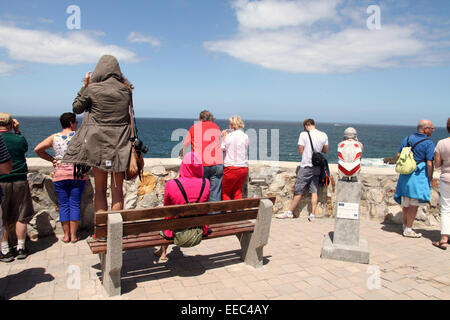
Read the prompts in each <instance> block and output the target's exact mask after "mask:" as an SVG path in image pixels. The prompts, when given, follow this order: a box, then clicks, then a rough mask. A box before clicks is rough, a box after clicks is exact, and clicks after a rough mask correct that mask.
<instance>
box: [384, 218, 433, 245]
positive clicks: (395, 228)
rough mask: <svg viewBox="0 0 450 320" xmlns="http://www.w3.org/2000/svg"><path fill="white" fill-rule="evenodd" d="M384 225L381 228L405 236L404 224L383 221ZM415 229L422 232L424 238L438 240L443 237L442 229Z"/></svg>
mask: <svg viewBox="0 0 450 320" xmlns="http://www.w3.org/2000/svg"><path fill="white" fill-rule="evenodd" d="M382 225H383V227H381V230H383V231H387V232H394V233H397V234H398V235H400V236H403V231H402V226H401V225H398V224H389V223H386V222H383V223H382ZM413 229H414V231H416V232H418V233H421V234H422V238H425V239H428V240H430V241H438V240H440V239H441V231H440V230H427V229H420V227H419V228H414V227H413Z"/></svg>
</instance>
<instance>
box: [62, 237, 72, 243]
mask: <svg viewBox="0 0 450 320" xmlns="http://www.w3.org/2000/svg"><path fill="white" fill-rule="evenodd" d="M61 241H62V242H64V243H69V242H70V238H69V239H68V240H64V238H61Z"/></svg>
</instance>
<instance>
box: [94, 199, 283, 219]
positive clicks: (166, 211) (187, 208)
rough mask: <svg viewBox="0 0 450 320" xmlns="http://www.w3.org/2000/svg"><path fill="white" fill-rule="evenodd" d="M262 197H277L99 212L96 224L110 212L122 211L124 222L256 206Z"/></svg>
mask: <svg viewBox="0 0 450 320" xmlns="http://www.w3.org/2000/svg"><path fill="white" fill-rule="evenodd" d="M261 199H269V200H270V201H272V202H273V203H275V200H276V197H269V198H253V199H241V200H228V201H218V202H202V203H192V204H187V205H186V204H183V205H176V206H165V207H157V208H146V209H132V210H120V211H108V212H98V213H96V214H95V225H106V223H107V220H108V214H111V213H120V214H121V215H122V219H123V221H124V222H126V221H136V220H148V219H157V218H164V217H175V216H179V217H182V216H189V215H196V214H204V213H210V212H220V211H236V210H242V209H248V208H256V207H258V206H259V202H260V201H261Z"/></svg>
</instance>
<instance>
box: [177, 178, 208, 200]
mask: <svg viewBox="0 0 450 320" xmlns="http://www.w3.org/2000/svg"><path fill="white" fill-rule="evenodd" d="M175 182H176V183H177V185H178V188H179V189H180V191H181V193H182V194H183V198H184V201H186V204H187V203H190V202H189V200H188V197H187V194H186V191H185V190H184V187H183V185H182V184H181V182H180V181H179V180H178V179H175ZM205 185H206V181H205V178H203V179H202V188H201V189H200V195H199V196H198V199H197V201H195V203H199V202H200V199H201V197H202V195H203V191H204V190H205Z"/></svg>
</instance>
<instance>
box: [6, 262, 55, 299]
mask: <svg viewBox="0 0 450 320" xmlns="http://www.w3.org/2000/svg"><path fill="white" fill-rule="evenodd" d="M45 272H46V270H45V268H31V269H27V270H23V271H21V272H19V273H16V274H10V275H8V276H6V277H4V278H0V288H4V289H3V290H2V293H1V295H2V296H3V298H5V299H11V298H13V297H15V296H18V295H21V294H23V293H25V292H27V291H29V290H31V289H32V288H34V287H35V286H36V285H37V284H39V283H42V282H50V281H53V280H54V279H55V278H54V277H53V276H52V275H51V274H46V273H45Z"/></svg>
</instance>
